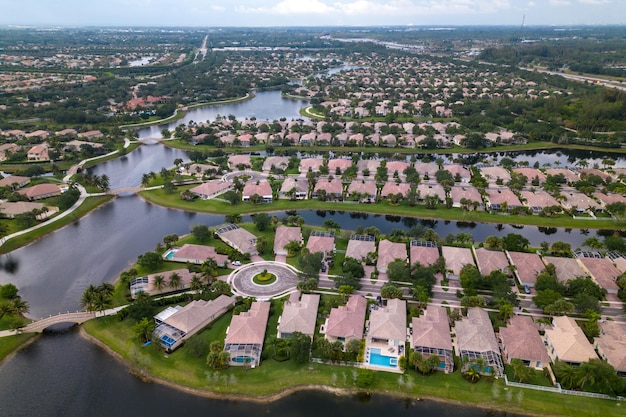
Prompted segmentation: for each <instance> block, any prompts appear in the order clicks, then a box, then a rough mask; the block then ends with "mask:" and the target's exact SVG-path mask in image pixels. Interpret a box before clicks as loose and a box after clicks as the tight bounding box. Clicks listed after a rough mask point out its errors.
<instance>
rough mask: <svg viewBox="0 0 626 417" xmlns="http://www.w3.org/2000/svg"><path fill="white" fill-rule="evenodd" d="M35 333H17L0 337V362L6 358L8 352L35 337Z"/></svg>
mask: <svg viewBox="0 0 626 417" xmlns="http://www.w3.org/2000/svg"><path fill="white" fill-rule="evenodd" d="M35 336H36V334H34V333H28V334H18V335H15V336H8V337H3V338H1V339H0V363H2V361H3V360H4V358H6V357H7V356H8V355H9V354H11V353H12V352H14V351H16V350H17V349H18V348H19V347H20V346H22V345H23V344H24V343H26V342H27V341H28V340H30V339H32V338H33V337H35Z"/></svg>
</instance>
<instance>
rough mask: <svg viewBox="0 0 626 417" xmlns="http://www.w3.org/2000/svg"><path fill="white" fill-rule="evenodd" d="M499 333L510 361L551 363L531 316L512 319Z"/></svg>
mask: <svg viewBox="0 0 626 417" xmlns="http://www.w3.org/2000/svg"><path fill="white" fill-rule="evenodd" d="M499 333H500V339H501V340H502V344H503V345H504V347H505V349H506V353H507V355H508V359H509V361H510V360H511V359H513V358H519V359H522V360H527V361H538V362H543V363H545V364H547V363H548V362H550V357H549V356H548V352H547V351H546V348H545V346H544V344H543V340H542V339H541V336H539V329H538V328H537V326H536V325H535V323H534V322H533V319H532V318H530V317H529V316H513V317H511V319H510V320H509V323H508V324H507V326H506V327H500V332H499Z"/></svg>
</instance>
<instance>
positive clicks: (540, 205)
mask: <svg viewBox="0 0 626 417" xmlns="http://www.w3.org/2000/svg"><path fill="white" fill-rule="evenodd" d="M520 195H521V197H522V199H523V200H524V203H523V204H524V206H526V207H529V208H530V209H531V210H532V212H533V213H535V214H537V213H539V212H541V210H543V209H544V208H546V207H552V206H560V204H559V202H558V201H557V200H556V198H554V197H552V195H550V194H549V193H547V192H545V191H543V190H536V191H535V192H532V191H529V190H524V191H521V192H520Z"/></svg>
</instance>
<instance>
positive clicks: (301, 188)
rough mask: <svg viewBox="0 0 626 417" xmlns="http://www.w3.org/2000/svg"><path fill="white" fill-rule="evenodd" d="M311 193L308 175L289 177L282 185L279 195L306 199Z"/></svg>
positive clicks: (287, 197) (293, 198)
mask: <svg viewBox="0 0 626 417" xmlns="http://www.w3.org/2000/svg"><path fill="white" fill-rule="evenodd" d="M308 193H309V181H308V180H307V178H306V177H287V178H285V181H283V184H282V185H281V187H280V191H279V193H278V196H279V197H280V198H286V199H292V200H304V199H306V197H307V194H308Z"/></svg>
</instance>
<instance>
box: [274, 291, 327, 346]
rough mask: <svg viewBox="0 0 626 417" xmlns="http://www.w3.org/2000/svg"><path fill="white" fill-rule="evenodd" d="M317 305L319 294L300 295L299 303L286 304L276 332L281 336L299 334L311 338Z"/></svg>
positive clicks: (289, 302) (313, 331)
mask: <svg viewBox="0 0 626 417" xmlns="http://www.w3.org/2000/svg"><path fill="white" fill-rule="evenodd" d="M319 303H320V295H319V294H302V297H301V299H300V300H299V301H295V302H291V301H288V302H286V303H285V306H284V308H283V314H282V316H281V317H280V324H279V325H278V331H279V332H280V333H283V334H284V333H293V332H300V333H302V334H306V335H309V336H313V333H315V321H316V319H317V308H318V306H319Z"/></svg>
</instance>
